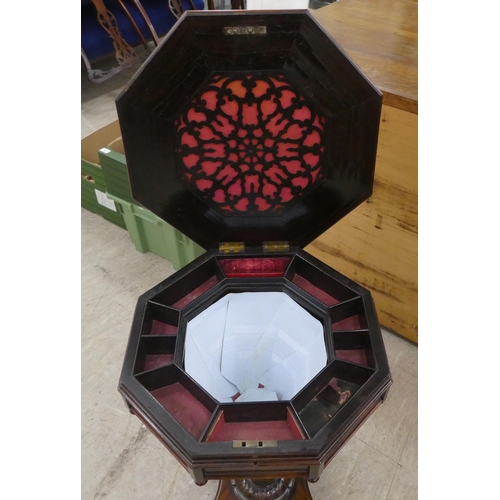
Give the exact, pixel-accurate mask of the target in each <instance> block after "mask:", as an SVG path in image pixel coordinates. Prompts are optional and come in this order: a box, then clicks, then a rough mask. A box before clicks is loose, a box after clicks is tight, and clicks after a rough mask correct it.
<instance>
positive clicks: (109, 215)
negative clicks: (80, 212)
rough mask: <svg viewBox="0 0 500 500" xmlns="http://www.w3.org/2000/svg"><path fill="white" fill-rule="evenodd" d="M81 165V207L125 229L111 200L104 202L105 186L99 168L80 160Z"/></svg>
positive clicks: (120, 214) (123, 221) (122, 220)
mask: <svg viewBox="0 0 500 500" xmlns="http://www.w3.org/2000/svg"><path fill="white" fill-rule="evenodd" d="M81 164H82V169H81V174H82V187H81V206H82V207H83V208H85V209H86V210H88V211H89V212H93V213H95V214H98V215H100V216H102V217H103V218H104V219H106V220H107V221H109V222H112V223H113V224H116V225H117V226H119V227H121V228H123V229H126V225H125V220H124V219H123V215H122V213H121V212H120V211H119V210H118V209H117V207H116V204H114V203H113V202H112V201H111V200H109V202H106V184H105V182H104V177H103V175H102V171H101V169H100V168H99V166H97V165H93V164H91V163H88V162H86V161H84V160H82V162H81ZM104 203H106V204H104Z"/></svg>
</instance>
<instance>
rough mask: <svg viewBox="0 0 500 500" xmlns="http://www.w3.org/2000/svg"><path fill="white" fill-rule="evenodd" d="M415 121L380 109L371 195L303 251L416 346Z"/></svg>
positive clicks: (409, 115)
mask: <svg viewBox="0 0 500 500" xmlns="http://www.w3.org/2000/svg"><path fill="white" fill-rule="evenodd" d="M417 122H418V116H417V115H416V114H413V113H409V112H407V111H402V110H400V109H396V108H394V107H391V106H387V105H383V106H382V117H381V123H380V135H379V143H378V151H377V164H376V167H375V184H374V189H373V195H372V197H371V198H369V199H368V200H367V201H366V202H365V203H363V204H362V205H360V206H359V207H358V208H356V209H355V210H354V211H353V212H351V213H350V214H349V215H347V216H346V217H344V218H343V219H342V220H341V221H340V222H338V223H337V224H335V226H333V227H332V228H330V229H329V230H328V231H326V232H325V233H324V234H323V235H321V236H320V237H319V238H317V239H316V240H315V241H313V242H312V243H311V244H310V245H308V246H307V247H306V251H308V252H309V253H311V254H312V255H314V256H315V257H317V258H319V259H321V260H322V261H323V262H326V263H327V264H328V265H330V266H331V267H333V268H334V269H337V270H338V271H340V272H341V273H343V274H345V275H346V276H348V277H350V278H351V279H353V280H354V281H356V282H357V283H360V284H361V285H363V286H365V287H366V288H368V289H369V290H370V291H371V292H372V295H373V298H374V300H375V305H376V307H377V313H378V316H379V320H380V323H381V324H382V325H383V326H384V327H386V328H389V329H391V330H393V331H395V332H396V333H399V334H400V335H402V336H404V337H407V338H408V339H410V340H412V341H413V342H417V340H418V319H417V314H418V304H417V301H418V288H417V278H418V276H417V270H418V268H417V250H418V248H417V229H418V214H417V209H418V192H417V160H418V158H417V124H418V123H417Z"/></svg>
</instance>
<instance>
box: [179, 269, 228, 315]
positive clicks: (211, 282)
mask: <svg viewBox="0 0 500 500" xmlns="http://www.w3.org/2000/svg"><path fill="white" fill-rule="evenodd" d="M218 282H219V280H218V278H217V276H212V277H211V278H210V279H208V280H207V281H205V283H203V284H201V285H200V286H199V287H198V288H195V289H194V290H193V291H192V292H189V293H188V294H187V295H186V296H184V297H182V299H180V300H178V301H177V302H176V303H175V304H174V305H173V307H176V308H178V309H182V308H183V307H186V306H187V305H188V304H190V303H191V302H193V300H194V299H197V298H198V297H199V296H200V295H203V294H204V293H205V292H206V291H207V290H210V288H212V287H213V286H214V285H216V284H217V283H218Z"/></svg>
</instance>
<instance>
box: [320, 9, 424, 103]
mask: <svg viewBox="0 0 500 500" xmlns="http://www.w3.org/2000/svg"><path fill="white" fill-rule="evenodd" d="M312 13H313V15H314V17H315V18H316V19H317V20H318V21H319V23H320V24H321V25H322V26H323V28H325V29H326V30H327V31H328V32H329V33H330V34H331V36H332V37H333V38H334V39H335V40H336V41H337V42H338V43H339V44H340V45H341V46H342V48H343V49H344V50H345V51H346V52H347V54H349V56H350V57H351V58H352V59H353V61H354V62H355V63H356V64H357V65H358V66H359V67H360V68H361V70H362V71H363V72H364V73H365V74H366V75H367V76H368V77H369V78H370V79H371V80H372V81H373V83H374V84H375V85H376V86H377V87H378V88H379V89H380V90H381V91H382V92H383V94H384V103H385V104H388V105H391V106H394V107H397V108H400V109H404V110H405V111H410V112H412V113H417V107H418V2H417V1H416V0H370V1H366V0H342V1H340V2H335V3H333V4H331V5H329V6H327V7H323V8H322V9H319V10H314V11H312Z"/></svg>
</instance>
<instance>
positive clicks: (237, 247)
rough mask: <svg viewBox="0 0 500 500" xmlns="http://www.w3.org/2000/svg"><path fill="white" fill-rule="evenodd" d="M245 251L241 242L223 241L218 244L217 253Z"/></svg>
mask: <svg viewBox="0 0 500 500" xmlns="http://www.w3.org/2000/svg"><path fill="white" fill-rule="evenodd" d="M244 251H245V243H243V242H242V241H227V242H226V241H225V242H223V243H219V252H221V253H241V252H244Z"/></svg>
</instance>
